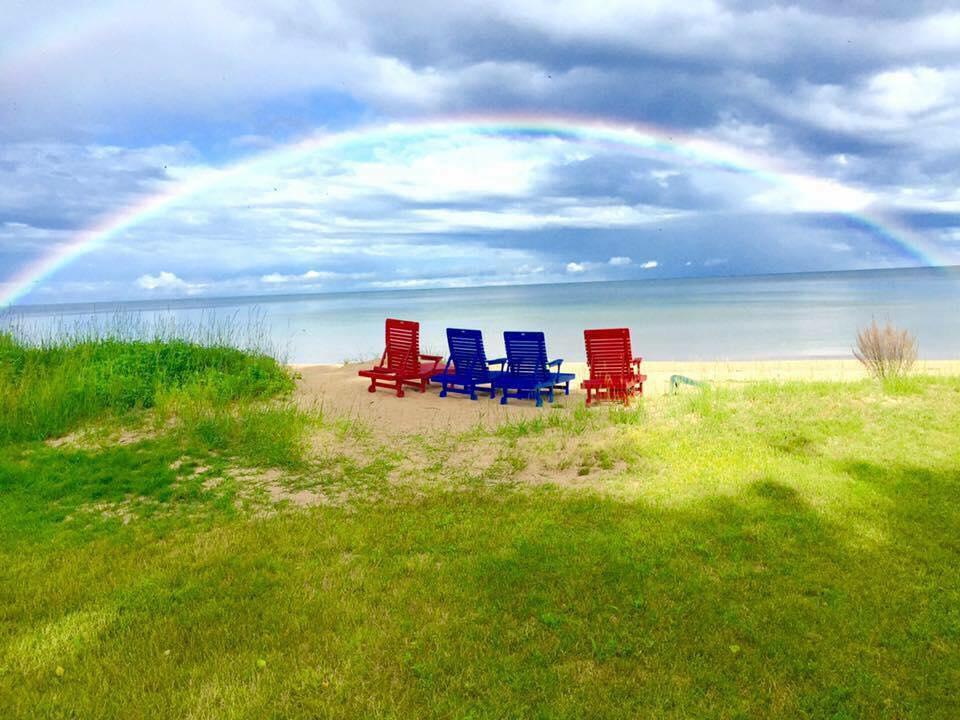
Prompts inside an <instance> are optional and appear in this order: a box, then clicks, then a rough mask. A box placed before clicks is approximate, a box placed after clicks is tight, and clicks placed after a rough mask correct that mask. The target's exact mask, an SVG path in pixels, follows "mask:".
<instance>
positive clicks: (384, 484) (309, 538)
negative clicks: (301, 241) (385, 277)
mask: <svg viewBox="0 0 960 720" xmlns="http://www.w3.org/2000/svg"><path fill="white" fill-rule="evenodd" d="M12 344H13V345H14V346H15V345H16V343H15V342H13V343H12ZM10 345H11V343H10V342H8V345H7V348H8V349H7V350H5V351H4V352H12V353H14V354H15V352H14V351H12V350H10V349H9V347H10ZM106 347H109V346H102V347H97V348H92V349H85V350H82V351H80V350H76V351H74V350H73V349H62V348H61V349H57V348H51V349H47V350H36V351H30V352H36V353H37V354H36V355H34V356H32V357H31V359H29V360H24V361H23V364H22V367H23V368H34V369H33V370H23V369H20V370H16V371H11V370H10V369H9V367H7V368H5V369H4V370H3V371H2V372H0V393H3V395H2V397H4V398H14V401H13V402H11V401H10V400H5V402H8V403H10V404H8V405H5V407H14V408H18V407H19V408H22V409H21V410H17V412H20V413H21V415H20V417H21V418H24V417H26V418H29V417H37V418H41V419H42V418H45V417H47V416H46V414H45V413H46V412H47V411H40V410H30V408H29V405H30V401H29V400H28V399H27V397H28V396H27V394H26V393H25V392H24V390H23V387H24V383H25V382H29V383H32V384H33V387H34V388H36V389H37V391H38V392H37V393H36V394H35V395H32V396H35V397H40V398H47V397H50V398H54V397H56V396H57V394H58V393H53V392H51V393H50V394H49V395H47V394H45V393H44V392H43V391H42V386H43V383H44V382H45V380H44V378H50V379H51V380H50V381H51V382H55V383H57V384H58V385H59V387H60V390H59V391H58V392H62V390H63V388H69V387H71V383H73V382H74V381H71V380H70V379H69V378H70V377H73V378H74V379H75V382H76V383H78V384H80V385H81V386H83V387H84V388H85V389H84V390H83V393H85V394H82V395H81V396H80V397H84V398H93V399H94V400H90V401H89V402H91V403H94V404H92V405H87V404H85V403H83V402H79V401H78V404H77V408H78V409H76V410H73V411H71V412H67V413H63V414H60V415H57V414H56V413H54V416H55V417H54V419H53V420H44V421H43V422H40V421H38V422H37V423H36V424H35V425H34V429H33V430H32V431H31V432H30V433H26V432H21V431H17V430H7V431H6V432H7V434H6V435H4V436H3V440H2V443H0V567H2V568H3V572H2V573H0V716H2V717H4V718H7V717H9V718H19V717H23V718H36V717H64V718H66V717H104V718H110V717H118V718H119V717H123V718H131V717H133V718H137V717H142V718H164V717H171V718H173V717H176V718H181V717H191V718H253V717H276V718H288V717H290V718H313V717H398V718H399V717H424V718H429V717H437V718H440V717H444V718H446V717H475V718H480V717H491V718H493V717H498V718H499V717H518V718H522V717H531V718H534V717H537V718H539V717H571V718H573V717H577V718H580V717H599V718H602V717H610V718H621V717H637V716H640V717H677V718H680V717H730V718H735V717H757V718H768V717H810V718H820V717H824V718H854V717H858V718H859V717H943V718H952V717H957V716H958V714H960V700H958V695H957V692H956V689H957V687H960V650H958V648H960V612H958V608H960V570H958V568H960V544H958V542H957V538H958V537H960V532H958V531H960V433H958V432H957V430H956V428H957V427H960V379H951V378H937V379H933V378H910V379H908V380H906V381H900V382H898V383H897V384H895V385H890V386H885V385H883V384H879V383H873V382H862V383H851V384H839V383H836V384H831V383H788V384H771V383H763V384H756V385H746V386H744V387H742V388H738V389H716V388H715V389H712V390H707V391H704V392H700V393H690V394H685V395H683V394H681V395H677V396H670V397H664V398H658V399H653V400H647V401H646V402H645V403H643V404H641V405H640V406H639V407H636V408H634V409H630V410H624V409H618V408H606V407H599V408H595V409H591V410H590V411H587V410H585V409H583V408H582V407H577V403H576V402H575V401H574V400H571V401H570V402H569V403H568V407H566V408H563V409H558V410H548V409H545V410H544V413H543V416H542V418H541V419H540V420H534V421H524V422H519V423H515V424H509V425H505V426H503V427H501V428H499V429H497V430H494V431H490V432H482V431H475V432H473V433H466V434H464V435H463V436H460V437H452V436H443V437H440V436H438V437H428V438H410V439H409V440H406V441H404V440H397V439H390V438H384V437H382V436H380V435H378V434H376V433H370V432H363V429H362V428H358V427H353V426H347V425H344V424H342V423H341V422H339V421H337V420H336V419H333V418H321V417H318V416H317V415H315V414H311V413H305V412H303V411H301V410H298V409H297V408H296V407H294V406H293V405H291V404H289V403H288V402H286V401H285V400H284V399H283V398H284V393H285V392H286V391H287V389H288V388H289V382H290V380H289V378H288V377H286V375H285V374H283V373H282V368H279V366H277V365H276V364H275V363H274V364H272V365H271V362H270V361H269V359H268V358H265V357H262V356H243V357H240V356H232V355H227V354H223V355H221V354H219V353H220V352H221V351H219V350H218V351H216V352H214V351H210V354H205V353H206V350H203V349H201V348H193V349H192V350H190V351H189V352H188V353H187V355H188V356H190V357H192V359H191V360H190V361H189V362H187V363H182V362H181V361H180V360H179V359H178V358H181V357H183V353H184V352H186V351H184V350H182V349H181V350H177V351H174V350H172V349H171V350H166V349H165V348H161V347H159V346H156V347H152V346H150V344H149V343H148V344H145V345H143V346H136V349H133V348H131V347H128V346H123V347H122V348H119V349H118V351H117V352H118V353H119V354H120V355H123V354H125V353H133V354H139V353H144V352H149V353H151V354H150V357H151V358H152V359H151V360H149V361H147V360H145V359H144V358H142V357H140V359H139V360H136V361H129V362H131V363H132V364H134V365H136V367H138V368H141V370H139V371H138V372H137V373H132V372H130V373H127V372H119V371H116V372H115V371H113V370H105V371H103V372H107V373H110V372H115V374H114V375H113V376H112V377H116V378H122V380H118V382H119V383H120V384H121V385H122V384H124V383H129V387H133V388H135V389H136V392H131V393H127V391H124V392H119V391H118V392H116V393H110V392H108V393H105V394H98V393H97V392H94V391H93V390H90V389H89V388H90V387H97V383H98V382H99V383H102V382H103V381H102V379H93V380H91V379H88V376H87V375H86V368H89V367H90V363H92V362H101V363H103V365H101V366H100V367H110V368H115V367H125V365H124V363H127V362H128V361H126V360H124V361H118V360H117V361H115V358H111V351H108V350H107V349H105V348H106ZM151 347H152V349H150V350H149V351H148V350H147V348H151ZM21 350H22V348H21ZM24 352H26V351H24ZM74 352H77V353H81V352H82V353H85V354H83V355H82V356H74V355H73V354H72V353H74ZM58 356H59V357H64V358H77V357H82V359H70V360H63V361H60V360H57V357H58ZM138 357H139V355H138ZM97 358H102V359H101V360H97ZM71 363H75V364H73V365H71ZM138 363H146V365H144V364H138ZM150 363H154V364H152V365H151V364H150ZM41 367H54V368H59V369H57V370H55V371H54V372H51V373H49V374H44V373H42V372H39V371H38V370H37V369H36V368H41ZM70 367H72V368H73V369H72V370H69V369H67V368H70ZM144 368H146V370H145V371H144ZM252 368H257V369H256V370H254V369H252ZM142 372H146V373H147V374H146V375H143V374H141V373H142ZM150 373H153V374H152V375H151V374H150ZM91 375H93V376H95V377H96V378H102V377H103V375H102V373H101V372H99V371H98V372H96V373H91ZM158 377H162V378H163V381H162V382H150V379H151V378H152V379H154V380H156V379H157V378H158ZM24 378H30V379H29V380H26V381H25V380H24ZM178 388H179V389H178ZM211 388H213V389H212V390H211ZM268 396H273V397H274V398H276V399H274V400H273V401H269V402H268V401H267V399H266V398H267V397H268ZM131 397H133V398H134V399H133V401H132V402H131V400H130V398H131ZM409 401H411V402H415V401H416V398H410V399H409ZM43 402H48V403H49V407H51V408H53V407H54V405H55V402H54V401H53V400H49V401H48V400H44V401H43ZM151 406H152V408H153V409H149V408H151ZM144 408H147V409H144ZM50 412H53V410H51V411H50ZM30 413H34V415H31V414H30ZM2 422H4V423H6V425H5V427H10V428H13V427H14V423H13V422H11V421H7V420H4V421H2ZM131 428H133V429H134V430H135V431H136V432H134V433H133V437H132V438H128V441H125V442H117V441H116V438H117V436H118V434H121V433H125V432H126V433H130V432H132V431H131ZM64 432H72V433H75V434H76V433H79V434H78V437H79V438H80V440H78V441H77V442H72V443H66V444H59V445H55V444H51V443H49V442H44V440H45V439H47V440H48V439H49V438H51V437H55V436H56V435H58V434H62V433H64ZM18 433H19V434H18ZM471 449H477V450H478V452H477V453H476V454H475V455H469V454H467V455H466V456H465V455H464V453H468V451H470V450H471ZM464 457H468V458H469V459H468V460H467V461H464V460H463V458H464ZM487 459H489V461H487ZM237 467H242V468H260V469H262V470H264V471H265V472H270V473H274V475H270V477H277V478H279V479H276V480H275V482H277V483H285V484H286V485H288V486H289V490H290V492H291V493H293V492H294V491H296V490H297V489H298V488H302V487H308V488H313V489H314V490H316V491H317V492H318V493H326V495H325V497H330V498H334V499H336V498H339V500H337V501H336V502H333V501H331V502H323V503H318V504H316V505H312V506H309V507H298V506H296V505H295V503H292V502H289V501H287V500H283V499H281V500H280V501H279V502H271V501H270V498H268V497H267V498H265V497H262V495H263V492H261V497H259V500H258V498H257V496H255V495H251V494H249V492H248V491H247V490H245V488H244V485H243V483H244V481H243V479H242V476H241V475H238V474H236V473H233V474H231V473H232V472H233V470H235V469H236V468H237ZM544 476H545V477H546V478H548V481H544ZM549 479H552V481H551V480H549Z"/></svg>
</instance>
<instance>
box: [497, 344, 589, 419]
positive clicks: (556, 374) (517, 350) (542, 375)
mask: <svg viewBox="0 0 960 720" xmlns="http://www.w3.org/2000/svg"><path fill="white" fill-rule="evenodd" d="M503 342H504V345H505V346H506V348H507V370H506V372H504V373H503V374H502V375H500V376H499V377H498V378H496V379H495V380H494V381H493V387H494V389H499V390H502V391H503V396H502V397H501V398H500V404H501V405H506V404H507V398H511V397H512V398H525V399H531V398H532V399H534V400H536V401H537V407H542V406H543V393H544V392H546V393H547V398H548V400H549V401H550V402H553V393H554V390H563V391H564V394H566V395H569V394H570V381H571V380H573V379H574V377H575V376H574V374H573V373H562V372H560V366H561V365H562V364H563V360H547V343H546V340H545V339H544V337H543V333H542V332H511V331H507V332H505V333H504V334H503ZM511 390H512V391H513V393H511V392H510V391H511Z"/></svg>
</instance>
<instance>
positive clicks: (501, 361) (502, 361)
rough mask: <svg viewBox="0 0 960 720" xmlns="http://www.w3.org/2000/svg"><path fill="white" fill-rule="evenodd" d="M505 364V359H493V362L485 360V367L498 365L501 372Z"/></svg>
mask: <svg viewBox="0 0 960 720" xmlns="http://www.w3.org/2000/svg"><path fill="white" fill-rule="evenodd" d="M506 364H507V359H506V358H494V359H493V360H487V365H499V366H500V369H501V370H503V366H504V365H506Z"/></svg>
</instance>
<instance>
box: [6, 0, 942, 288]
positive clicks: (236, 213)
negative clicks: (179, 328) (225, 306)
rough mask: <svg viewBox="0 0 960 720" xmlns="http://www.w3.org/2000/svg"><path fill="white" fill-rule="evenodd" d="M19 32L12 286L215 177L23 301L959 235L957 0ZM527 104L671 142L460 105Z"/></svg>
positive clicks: (888, 254) (488, 4)
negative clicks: (535, 126) (624, 137)
mask: <svg viewBox="0 0 960 720" xmlns="http://www.w3.org/2000/svg"><path fill="white" fill-rule="evenodd" d="M0 38H3V39H2V41H0V296H2V295H3V293H4V292H5V291H7V292H9V290H10V289H11V285H10V281H11V280H12V279H13V278H15V277H17V276H18V275H20V274H22V272H23V271H24V269H25V268H28V267H30V266H31V265H32V264H33V263H36V261H37V260H38V259H40V258H42V257H44V256H47V255H49V254H50V253H55V252H57V249H58V248H61V247H63V246H65V245H68V244H70V243H75V242H76V240H77V238H79V237H82V236H83V233H84V231H87V230H89V229H90V228H96V227H101V226H104V225H105V224H107V222H108V221H107V219H108V218H110V217H114V216H117V215H118V214H123V213H124V208H127V207H134V206H137V205H138V204H142V203H143V202H144V201H147V200H148V199H149V198H150V197H153V196H157V195H168V196H169V195H172V196H173V197H178V191H179V189H181V188H183V187H192V186H193V185H191V183H194V184H195V183H196V181H197V179H198V178H206V177H216V178H218V179H217V180H215V181H212V182H203V183H200V186H201V189H200V190H198V191H196V192H191V193H180V195H179V199H177V200H175V201H173V202H169V203H167V204H166V205H163V206H161V207H160V208H159V209H158V210H157V211H155V212H153V213H150V214H146V215H144V216H143V217H142V218H141V219H140V220H139V221H138V222H135V223H133V224H131V225H129V226H128V227H126V228H124V229H123V230H122V231H120V232H116V233H114V234H112V235H111V236H110V237H109V238H106V240H105V242H103V243H102V244H101V245H99V246H98V247H96V248H95V249H93V250H91V251H90V252H88V253H86V254H84V255H82V256H80V257H79V258H77V259H76V260H75V261H74V262H72V263H70V264H68V265H67V266H65V267H63V268H62V269H60V270H58V271H57V272H56V273H55V274H53V275H52V276H50V277H48V278H45V279H44V280H43V281H42V282H39V283H37V284H36V285H35V286H34V287H33V288H32V289H31V291H30V293H29V294H28V295H26V297H25V298H23V301H25V302H54V301H74V300H99V299H108V298H143V297H170V296H181V295H236V294H254V293H277V292H282V293H291V292H299V291H311V292H324V291H337V290H347V289H377V288H380V289H382V288H406V287H447V286H460V285H476V284H491V283H526V282H556V281H564V280H601V279H624V278H633V277H636V278H656V277H676V276H689V275H714V274H723V275H729V274H747V273H764V272H793V271H806V270H829V269H853V268H864V267H894V266H905V265H916V264H918V263H920V262H923V260H924V258H926V259H927V260H933V261H935V262H939V263H960V189H958V188H960V7H958V6H957V4H956V3H954V4H953V7H951V6H950V4H949V3H938V2H923V1H919V2H912V3H903V2H886V1H884V0H875V1H871V2H851V3H837V2H818V1H812V2H805V3H799V4H797V5H796V6H794V5H792V4H786V3H784V4H768V3H753V2H748V1H741V2H736V1H733V2H726V3H722V2H700V1H698V0H690V1H688V2H678V1H677V0H670V1H669V2H646V3H643V2H637V1H632V2H622V3H620V2H603V3H599V2H597V3H594V2H564V1H562V0H560V1H558V2H547V1H546V0H484V1H483V2H454V3H451V2H448V1H443V2H412V3H396V2H365V1H364V0H354V1H352V2H343V3H339V4H334V3H322V2H311V1H310V0H288V1H283V0H279V1H264V2H255V1H254V0H234V1H231V0H222V1H221V2H216V1H213V2H195V1H193V0H190V1H181V0H168V1H166V2H163V3H132V2H113V3H107V2H86V1H84V0H72V1H71V2H47V1H45V0H28V1H27V0H3V10H2V12H0ZM512 116H526V117H529V116H537V117H540V118H542V125H543V126H544V128H545V130H549V129H550V128H561V127H567V128H569V127H571V126H570V124H569V123H570V118H578V119H579V120H578V121H577V122H579V123H589V122H592V123H595V124H597V123H598V124H600V125H604V124H606V125H607V126H609V127H611V128H620V129H621V131H627V132H629V129H630V128H631V127H634V128H635V129H636V131H637V133H639V135H638V136H642V137H647V136H650V135H652V136H656V137H660V138H662V139H663V138H671V139H672V141H671V142H673V143H674V144H673V145H672V146H667V147H654V148H647V149H642V148H636V147H630V146H629V145H624V144H618V143H603V142H593V141H591V140H590V139H589V138H582V137H578V136H577V135H576V133H572V134H571V133H564V132H556V133H554V132H549V131H544V132H516V131H514V132H505V131H503V129H502V128H500V126H496V125H492V124H491V123H490V122H489V121H478V122H476V123H474V124H471V123H470V122H465V121H463V119H464V118H488V119H489V118H505V117H506V118H509V117H512ZM458 118H459V119H460V120H459V121H456V122H454V120H457V119H458ZM557 118H566V119H567V120H566V121H565V122H566V124H564V123H563V122H560V121H558V120H557ZM431 121H432V122H434V123H438V122H439V123H440V124H439V125H437V124H434V125H432V126H431V127H432V128H433V129H432V130H431V131H430V132H425V131H424V132H421V131H417V129H416V128H419V127H422V124H423V123H426V122H431ZM391 123H398V124H399V125H398V127H399V128H400V130H399V131H397V132H394V133H393V134H390V133H382V132H381V133H379V134H378V133H377V132H376V131H375V130H374V131H373V132H371V133H370V134H369V135H367V134H361V135H360V136H359V141H355V142H348V143H343V142H340V143H338V142H328V143H322V142H321V143H319V144H317V145H316V147H315V149H314V150H313V151H311V152H301V153H289V152H288V153H283V152H282V151H281V152H279V153H278V152H277V150H278V149H279V148H283V146H285V145H288V144H290V143H296V142H300V141H303V140H304V139H307V138H311V137H313V138H316V137H321V136H324V135H330V134H332V135H333V136H334V137H336V134H338V133H344V132H349V131H351V130H356V129H358V128H360V129H363V130H364V133H365V132H366V131H367V130H369V129H376V128H382V127H383V126H385V125H388V124H391ZM404 128H406V129H404ZM364 138H366V139H365V140H364ZM701 146H703V147H711V148H714V149H715V150H716V152H715V153H714V154H713V156H704V155H703V154H702V153H699V152H698V151H696V149H695V148H698V147H701ZM718 154H719V156H720V157H733V158H745V159H744V160H738V161H736V162H732V163H725V162H717V160H716V157H717V155H718ZM251 158H260V160H254V161H252V162H251V163H250V164H244V163H248V161H250V159H251ZM236 167H239V168H240V170H239V171H238V172H227V173H222V174H217V173H216V171H217V170H220V169H224V168H236ZM210 173H213V175H210ZM851 214H852V215H853V216H854V217H852V216H851ZM862 216H867V217H868V218H872V219H873V221H874V222H876V221H880V222H882V223H885V224H886V225H887V226H888V228H889V229H890V232H893V233H894V234H895V235H896V236H897V237H899V238H900V240H899V243H901V244H902V243H903V242H906V243H907V244H912V245H914V246H915V247H917V248H921V251H920V252H919V253H917V252H910V251H908V250H907V249H905V248H903V247H902V246H898V241H893V240H891V239H890V237H889V236H888V235H887V233H885V232H879V231H877V230H876V229H875V228H874V227H873V226H872V225H871V224H870V222H863V221H862V220H860V219H858V217H862Z"/></svg>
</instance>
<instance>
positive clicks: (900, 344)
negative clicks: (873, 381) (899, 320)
mask: <svg viewBox="0 0 960 720" xmlns="http://www.w3.org/2000/svg"><path fill="white" fill-rule="evenodd" d="M853 356H854V357H855V358H856V359H857V360H859V361H860V362H861V363H863V365H864V367H865V368H866V369H867V372H868V373H870V374H871V375H872V376H873V377H875V378H877V379H880V380H883V379H884V378H890V377H899V376H901V375H906V374H907V373H908V372H910V368H912V367H913V363H914V362H916V360H917V339H916V338H915V337H914V336H913V335H911V334H910V333H909V332H908V331H906V330H898V329H897V328H896V327H894V326H893V324H892V323H890V322H889V321H888V322H887V323H886V324H885V325H884V326H883V327H880V326H879V325H877V321H876V320H873V321H872V322H871V323H870V324H869V325H868V326H867V327H865V328H863V329H862V330H860V331H859V332H858V333H857V346H856V347H855V348H853Z"/></svg>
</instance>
